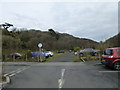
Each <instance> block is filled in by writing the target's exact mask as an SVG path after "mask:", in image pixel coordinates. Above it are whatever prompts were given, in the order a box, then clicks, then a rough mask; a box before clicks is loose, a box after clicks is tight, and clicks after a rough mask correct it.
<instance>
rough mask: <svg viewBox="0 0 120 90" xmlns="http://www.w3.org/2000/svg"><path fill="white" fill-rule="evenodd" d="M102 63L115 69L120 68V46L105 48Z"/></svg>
mask: <svg viewBox="0 0 120 90" xmlns="http://www.w3.org/2000/svg"><path fill="white" fill-rule="evenodd" d="M101 63H102V64H104V65H106V66H109V67H112V68H113V69H116V70H120V47H119V48H107V49H105V51H104V54H103V55H102V59H101Z"/></svg>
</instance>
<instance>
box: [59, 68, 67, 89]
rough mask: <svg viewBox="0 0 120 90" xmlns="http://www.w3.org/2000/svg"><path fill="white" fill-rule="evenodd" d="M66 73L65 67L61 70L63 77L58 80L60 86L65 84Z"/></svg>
mask: <svg viewBox="0 0 120 90" xmlns="http://www.w3.org/2000/svg"><path fill="white" fill-rule="evenodd" d="M64 74H65V69H62V70H61V78H60V79H59V80H58V84H59V88H62V87H63V85H64V82H65V80H64Z"/></svg>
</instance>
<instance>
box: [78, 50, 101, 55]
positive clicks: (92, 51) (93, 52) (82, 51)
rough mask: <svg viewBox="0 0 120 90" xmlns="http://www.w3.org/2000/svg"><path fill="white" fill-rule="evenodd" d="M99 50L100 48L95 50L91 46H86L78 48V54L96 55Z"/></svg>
mask: <svg viewBox="0 0 120 90" xmlns="http://www.w3.org/2000/svg"><path fill="white" fill-rule="evenodd" d="M99 51H100V50H95V49H93V48H86V49H83V50H80V54H81V55H85V54H88V55H91V56H96V55H98V52H99Z"/></svg>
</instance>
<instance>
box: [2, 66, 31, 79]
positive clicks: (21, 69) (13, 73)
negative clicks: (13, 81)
mask: <svg viewBox="0 0 120 90" xmlns="http://www.w3.org/2000/svg"><path fill="white" fill-rule="evenodd" d="M28 68H30V67H24V68H20V69H17V70H14V71H12V72H9V73H7V74H4V76H9V77H12V76H14V75H16V74H17V73H20V72H22V71H24V70H26V69H28Z"/></svg>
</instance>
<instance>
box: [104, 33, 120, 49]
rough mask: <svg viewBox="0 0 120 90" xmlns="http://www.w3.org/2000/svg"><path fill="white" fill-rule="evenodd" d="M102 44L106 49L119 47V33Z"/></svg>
mask: <svg viewBox="0 0 120 90" xmlns="http://www.w3.org/2000/svg"><path fill="white" fill-rule="evenodd" d="M103 44H104V45H106V46H107V47H120V33H119V34H117V35H115V36H113V37H111V38H109V39H107V40H106V41H105V42H104V43H103Z"/></svg>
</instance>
